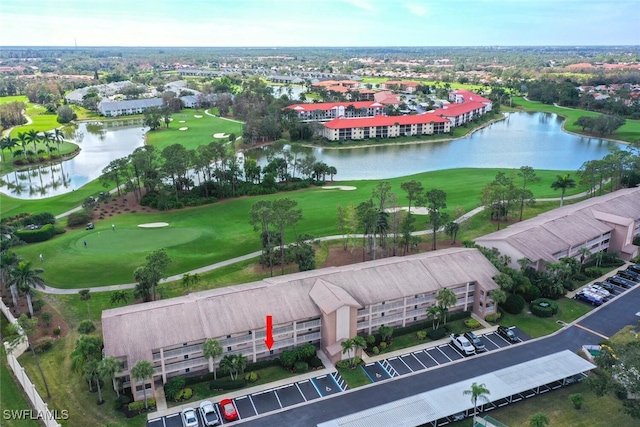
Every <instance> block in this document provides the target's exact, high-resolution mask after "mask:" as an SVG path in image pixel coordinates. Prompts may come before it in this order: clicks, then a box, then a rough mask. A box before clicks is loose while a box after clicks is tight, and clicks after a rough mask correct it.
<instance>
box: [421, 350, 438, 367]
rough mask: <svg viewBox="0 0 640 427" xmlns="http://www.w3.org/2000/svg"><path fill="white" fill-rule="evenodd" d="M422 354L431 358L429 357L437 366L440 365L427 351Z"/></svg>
mask: <svg viewBox="0 0 640 427" xmlns="http://www.w3.org/2000/svg"><path fill="white" fill-rule="evenodd" d="M422 352H423V353H424V354H426V355H427V356H429V357H430V358H431V360H433V363H435V364H436V366H438V365H439V363H438V361H437V360H436V359H435V357H433V356H432V355H430V354H429V352H428V351H427V350H422Z"/></svg>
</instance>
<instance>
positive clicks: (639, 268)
mask: <svg viewBox="0 0 640 427" xmlns="http://www.w3.org/2000/svg"><path fill="white" fill-rule="evenodd" d="M627 270H631V271H634V272H636V273H638V274H640V264H634V265H630V266H629V267H627Z"/></svg>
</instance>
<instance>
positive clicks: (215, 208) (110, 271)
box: [3, 169, 582, 288]
mask: <svg viewBox="0 0 640 427" xmlns="http://www.w3.org/2000/svg"><path fill="white" fill-rule="evenodd" d="M503 171H504V170H503ZM497 172H498V169H486V170H485V169H462V170H456V171H438V172H429V173H424V174H419V175H415V176H411V177H404V178H394V179H390V180H387V181H388V182H390V183H391V186H392V190H393V191H395V192H396V194H398V195H399V196H400V197H401V204H405V203H402V202H404V200H403V199H404V192H403V191H402V190H401V189H400V184H401V183H402V182H405V181H407V180H409V179H419V180H421V181H422V182H424V183H425V186H426V187H427V188H440V189H443V190H444V191H445V192H446V193H447V198H448V202H447V203H448V206H449V209H450V211H453V209H454V208H455V207H456V206H461V207H462V208H463V209H464V210H466V211H468V210H471V209H473V208H475V207H476V206H477V205H478V201H479V194H480V190H481V189H482V187H484V185H486V183H487V182H489V181H491V180H493V177H494V176H495V174H496V173H497ZM557 174H558V172H557V171H539V173H538V175H540V176H541V177H542V178H543V181H542V182H541V183H539V184H537V185H536V186H532V187H531V189H532V191H534V193H540V194H541V195H544V196H545V197H549V196H551V197H552V196H554V195H556V194H555V193H554V192H553V190H552V189H551V188H550V182H551V181H552V179H553V177H555V176H556V175H557ZM378 182H380V181H349V182H341V183H340V184H344V185H354V186H356V187H357V188H358V189H357V190H355V191H341V190H322V189H320V188H311V189H307V190H301V191H295V192H289V193H279V194H275V195H270V196H264V197H247V198H240V199H233V200H226V201H223V202H219V203H214V204H212V205H208V206H202V207H197V208H190V209H183V210H177V211H172V212H167V213H140V212H138V213H130V214H124V213H123V214H122V215H117V216H114V217H113V218H111V217H105V219H104V220H99V219H97V220H96V221H94V222H95V224H96V228H95V230H91V231H86V230H84V229H83V228H79V229H76V230H71V231H68V232H66V233H65V234H62V235H59V236H56V237H55V238H53V239H51V240H49V241H47V242H42V243H38V244H32V245H26V246H23V247H18V248H16V249H15V251H16V253H18V254H19V255H20V256H22V257H23V258H24V259H28V260H37V259H38V255H39V254H43V255H44V262H42V263H41V264H39V265H40V266H41V267H42V268H43V269H44V270H45V272H44V273H43V277H44V278H45V280H46V281H47V284H49V285H50V286H54V287H62V288H84V287H94V286H102V285H110V284H121V283H131V282H132V281H133V279H132V272H133V270H135V268H136V267H138V266H140V265H142V264H143V263H144V258H145V257H146V255H147V254H148V253H149V252H151V251H152V250H154V249H159V248H165V249H166V250H167V253H168V255H169V256H170V257H171V258H172V263H171V265H170V266H169V269H168V271H167V274H168V275H174V274H179V273H184V272H187V271H190V270H193V269H196V268H199V267H202V266H205V265H209V264H213V263H216V262H220V261H223V260H227V259H230V258H234V257H237V256H241V255H245V254H248V253H251V252H254V251H258V250H259V249H260V246H259V241H258V238H257V235H256V233H255V232H254V231H253V228H252V227H251V225H250V224H249V222H248V214H247V213H248V212H249V210H250V208H251V206H252V205H253V204H254V203H255V202H256V201H258V200H261V199H269V200H273V199H275V198H281V197H289V198H291V199H293V200H296V201H297V202H298V206H299V207H300V208H301V209H302V212H303V219H302V220H301V221H300V223H299V224H298V226H297V231H298V233H308V234H311V235H313V236H314V237H321V236H328V235H337V234H338V231H337V230H336V217H335V212H336V206H337V205H342V206H347V205H349V204H351V203H353V204H355V205H357V204H358V203H360V202H361V201H365V200H367V199H368V198H369V197H370V195H371V192H372V190H373V188H374V187H375V186H376V185H377V183H378ZM92 188H95V187H92ZM574 190H576V191H578V190H582V188H577V189H574ZM74 193H79V191H76V192H74ZM74 193H70V194H72V195H73V194H74ZM90 194H96V192H95V191H94V192H91V193H89V194H85V197H86V196H88V195H90ZM59 197H60V198H67V197H71V196H69V195H68V194H67V195H64V196H59ZM49 200H50V199H47V200H46V201H41V202H40V203H46V202H47V201H49ZM82 200H84V197H83V198H80V200H78V201H77V202H76V203H77V204H80V203H81V201H82ZM37 203H38V202H36V204H37ZM77 204H76V205H77ZM50 207H51V208H52V206H50ZM550 208H551V207H550ZM12 211H13V212H15V213H19V212H25V211H29V210H28V209H26V207H25V208H22V209H20V210H17V209H16V208H14V209H12ZM39 211H45V210H44V209H43V210H39ZM56 211H57V209H56V210H54V213H57V212H56ZM3 215H4V207H3ZM212 218H215V221H212ZM149 222H168V223H169V224H170V226H169V228H153V229H145V230H140V229H139V228H138V225H139V224H142V223H149ZM111 224H115V225H116V231H115V232H113V231H112V230H111ZM425 224H426V218H424V219H422V218H419V219H418V222H417V226H418V227H419V229H424V228H425V227H426V225H425ZM172 229H173V230H172ZM175 230H178V231H179V232H180V233H182V234H184V237H183V238H181V239H173V238H170V239H168V238H167V235H168V234H172V233H174V232H175ZM293 238H294V237H293V233H292V232H291V231H290V232H289V233H287V235H286V240H287V241H288V242H290V241H292V240H293ZM84 241H87V243H88V244H87V247H84V246H83V242H84ZM113 265H118V268H117V269H115V268H112V266H113ZM70 277H73V281H70V280H69V278H70Z"/></svg>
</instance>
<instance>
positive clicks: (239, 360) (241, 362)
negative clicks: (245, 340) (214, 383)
mask: <svg viewBox="0 0 640 427" xmlns="http://www.w3.org/2000/svg"><path fill="white" fill-rule="evenodd" d="M234 359H235V360H234V365H235V368H236V379H238V372H240V375H244V369H245V368H246V367H247V363H249V361H248V360H247V358H246V357H245V356H243V355H242V353H238V354H236V355H235V357H234Z"/></svg>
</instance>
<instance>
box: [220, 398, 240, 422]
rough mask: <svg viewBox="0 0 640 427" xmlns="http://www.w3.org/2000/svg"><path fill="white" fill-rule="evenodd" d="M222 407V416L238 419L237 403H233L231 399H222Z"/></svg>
mask: <svg viewBox="0 0 640 427" xmlns="http://www.w3.org/2000/svg"><path fill="white" fill-rule="evenodd" d="M220 408H221V409H222V416H223V417H224V419H225V420H227V421H233V420H237V419H238V411H237V410H236V405H234V404H233V400H231V399H222V400H221V401H220Z"/></svg>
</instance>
